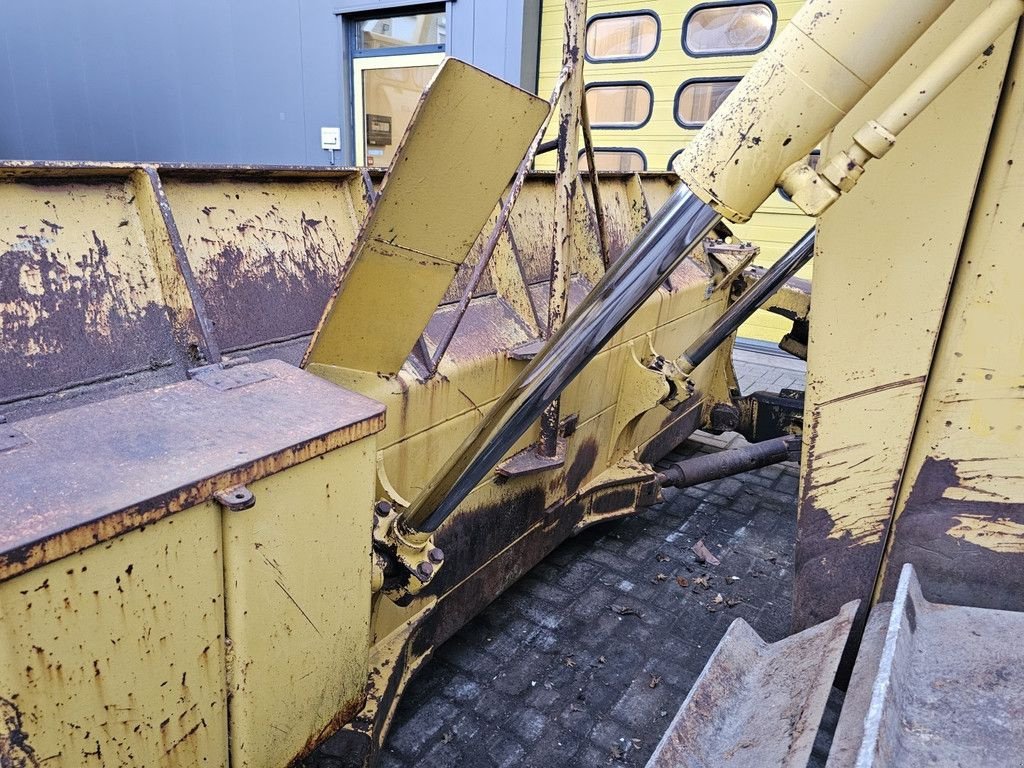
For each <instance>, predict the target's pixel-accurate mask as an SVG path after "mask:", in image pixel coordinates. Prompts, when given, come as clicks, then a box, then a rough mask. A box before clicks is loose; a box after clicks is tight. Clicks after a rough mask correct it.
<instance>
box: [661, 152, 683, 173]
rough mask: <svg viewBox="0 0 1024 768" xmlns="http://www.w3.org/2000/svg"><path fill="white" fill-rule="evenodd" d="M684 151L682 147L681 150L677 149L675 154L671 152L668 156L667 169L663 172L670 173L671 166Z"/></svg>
mask: <svg viewBox="0 0 1024 768" xmlns="http://www.w3.org/2000/svg"><path fill="white" fill-rule="evenodd" d="M685 149H686V148H685V147H683V149H677V150H676V151H675V152H673V153H672V154H671V155H669V158H668V167H667V168H666V169H665V170H667V171H671V170H672V164H673V163H674V162H675V161H676V158H677V157H679V156H680V155H681V154H683V152H684V151H685Z"/></svg>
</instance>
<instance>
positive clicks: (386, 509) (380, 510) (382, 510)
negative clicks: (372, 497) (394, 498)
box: [374, 499, 391, 515]
mask: <svg viewBox="0 0 1024 768" xmlns="http://www.w3.org/2000/svg"><path fill="white" fill-rule="evenodd" d="M374 509H375V510H376V512H377V514H378V515H387V514H390V512H391V504H390V503H388V502H386V501H384V500H383V499H381V500H380V501H378V502H377V504H376V506H374Z"/></svg>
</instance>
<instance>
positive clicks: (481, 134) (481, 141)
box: [306, 59, 548, 374]
mask: <svg viewBox="0 0 1024 768" xmlns="http://www.w3.org/2000/svg"><path fill="white" fill-rule="evenodd" d="M547 111H548V106H547V103H546V102H545V101H543V100H541V99H538V98H536V97H535V96H531V95H530V94H528V93H526V92H525V91H520V90H519V89H517V88H514V87H512V86H510V85H508V84H507V83H504V82H502V81H500V80H497V79H496V78H493V77H491V76H489V75H485V74H484V73H483V72H481V71H480V70H477V69H474V68H473V67H470V66H469V65H468V64H464V63H462V62H460V61H458V60H456V59H448V60H446V61H445V63H444V64H443V65H442V66H441V68H440V70H438V73H437V75H436V76H435V77H434V80H433V81H432V83H431V85H430V86H429V87H428V89H427V92H426V94H425V96H424V99H423V101H422V102H421V103H420V106H419V107H418V108H417V111H416V114H415V115H414V116H413V121H412V122H413V125H414V126H415V130H413V131H411V132H410V133H408V134H406V136H405V138H404V139H403V140H402V143H401V145H400V146H399V148H398V151H397V157H396V160H395V162H394V164H393V165H392V168H391V170H390V172H389V174H388V177H387V179H386V181H385V185H384V187H383V189H382V190H381V193H380V197H379V198H378V199H377V202H376V204H375V205H374V207H373V210H372V212H371V215H370V217H369V219H368V220H367V221H366V223H365V224H364V225H363V228H362V229H361V231H360V233H359V238H358V242H357V245H356V248H355V250H354V251H353V253H352V256H351V257H350V260H349V262H348V263H347V264H346V265H345V271H344V274H343V276H342V280H341V283H340V286H339V288H338V289H337V291H336V293H335V300H334V301H332V302H331V303H330V304H329V305H328V308H327V310H326V312H325V314H324V317H323V319H322V320H321V323H320V327H319V328H318V330H317V332H316V334H315V336H314V339H313V341H312V342H311V343H310V348H309V351H308V352H307V355H306V362H307V363H324V364H328V365H335V366H342V367H346V368H354V369H356V370H363V371H371V372H381V373H387V374H394V373H396V372H397V371H398V369H399V368H401V366H402V364H403V363H404V362H405V360H406V358H407V357H408V355H409V352H410V351H411V350H412V348H413V346H414V344H415V343H416V340H417V339H418V338H419V336H420V333H421V332H422V330H423V328H424V326H425V325H426V324H427V321H428V320H429V319H430V316H431V314H433V312H434V309H435V308H436V307H437V304H438V302H439V301H440V300H441V298H442V297H443V296H444V294H445V291H446V290H447V288H448V285H449V284H450V283H451V281H452V278H453V277H454V275H455V272H456V270H457V269H458V267H459V265H461V264H462V262H463V261H464V260H465V259H466V256H467V255H468V254H469V250H470V248H471V247H472V245H473V242H474V241H475V240H476V238H477V236H478V234H479V232H480V227H481V226H482V225H483V223H484V222H485V221H486V220H487V217H488V215H489V214H490V213H491V211H492V209H493V207H494V203H495V201H496V200H497V198H498V195H499V194H501V191H502V190H503V189H504V188H505V185H506V184H507V183H508V179H509V178H510V177H511V176H512V174H513V172H514V171H515V169H516V166H517V165H518V164H519V161H520V160H521V159H522V156H523V154H524V152H525V150H526V147H527V146H528V145H529V143H530V141H531V140H532V139H533V137H534V136H535V135H536V133H537V130H538V128H539V127H540V124H541V121H542V120H543V119H544V117H545V115H546V114H547ZM496 136H500V137H501V140H500V141H495V138H494V137H496ZM439 160H442V161H445V162H444V165H443V166H441V167H439V163H438V161H439ZM441 201H443V202H444V204H443V205H439V204H438V203H439V202H441Z"/></svg>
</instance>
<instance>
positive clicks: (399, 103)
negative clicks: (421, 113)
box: [352, 53, 444, 168]
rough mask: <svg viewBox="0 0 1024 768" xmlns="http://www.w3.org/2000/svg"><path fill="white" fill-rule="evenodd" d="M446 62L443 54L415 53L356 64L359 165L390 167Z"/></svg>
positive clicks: (355, 86) (359, 60)
mask: <svg viewBox="0 0 1024 768" xmlns="http://www.w3.org/2000/svg"><path fill="white" fill-rule="evenodd" d="M443 58H444V54H443V53H414V54H399V55H397V56H373V57H368V58H357V59H354V60H353V64H352V72H353V80H354V82H353V83H352V93H353V97H354V98H353V101H354V106H355V118H356V119H355V147H356V164H358V165H368V166H372V167H377V168H382V167H387V166H388V165H390V164H391V161H392V159H393V158H394V156H395V149H396V147H397V144H398V141H399V140H400V139H401V138H402V135H403V134H404V133H405V129H406V128H407V127H408V126H409V121H410V120H411V119H412V113H413V110H415V109H416V104H417V103H418V102H419V99H420V95H421V94H422V93H423V89H424V88H426V87H427V84H428V83H429V82H430V78H431V77H433V76H434V72H435V71H436V70H437V67H438V65H439V64H440V63H441V61H442V59H443Z"/></svg>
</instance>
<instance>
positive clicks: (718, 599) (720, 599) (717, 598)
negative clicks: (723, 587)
mask: <svg viewBox="0 0 1024 768" xmlns="http://www.w3.org/2000/svg"><path fill="white" fill-rule="evenodd" d="M711 602H712V603H714V604H715V605H719V604H720V603H724V602H725V598H724V597H722V593H721V592H719V593H718V594H717V595H715V599H714V600H712V601H711Z"/></svg>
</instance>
